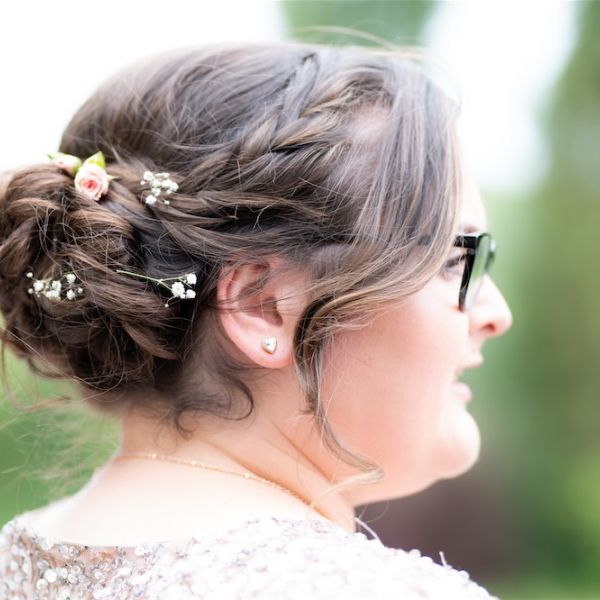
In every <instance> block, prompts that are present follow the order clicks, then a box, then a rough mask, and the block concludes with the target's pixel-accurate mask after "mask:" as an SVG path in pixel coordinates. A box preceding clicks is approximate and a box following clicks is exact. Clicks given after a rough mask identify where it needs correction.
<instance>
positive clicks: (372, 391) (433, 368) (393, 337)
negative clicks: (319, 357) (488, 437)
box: [323, 302, 464, 472]
mask: <svg viewBox="0 0 600 600" xmlns="http://www.w3.org/2000/svg"><path fill="white" fill-rule="evenodd" d="M455 329H457V331H454V332H453V331H452V330H451V329H450V328H449V324H448V320H447V319H446V320H445V322H444V321H443V320H442V319H440V314H439V311H438V312H437V316H436V313H433V314H432V313H430V311H428V310H427V306H426V305H425V306H423V304H422V303H416V302H412V303H411V304H409V305H406V306H404V307H402V308H400V309H398V310H390V311H389V312H387V313H385V314H383V315H381V316H379V317H378V318H377V319H375V320H374V321H373V322H372V323H371V324H370V325H368V326H367V327H365V328H364V329H361V330H358V331H350V332H345V333H342V334H340V335H338V336H337V337H336V340H335V342H334V344H333V346H332V347H331V348H330V353H329V355H328V358H327V361H326V362H327V365H328V368H327V372H326V374H325V377H324V386H323V390H324V399H325V400H326V401H327V400H329V405H328V413H327V414H328V418H329V420H330V421H331V422H332V425H333V426H334V427H335V430H336V432H339V434H340V436H342V438H343V439H344V441H347V442H348V444H350V445H351V446H352V447H353V448H356V449H357V450H359V451H360V452H363V453H365V454H367V455H368V456H370V457H371V458H373V459H374V460H375V461H377V462H378V463H379V464H381V465H382V466H384V468H386V467H387V468H392V467H393V468H394V469H395V470H397V469H402V470H404V471H405V472H406V471H407V470H408V469H420V468H422V466H423V464H425V463H426V462H427V460H428V457H429V454H430V451H431V447H432V445H433V443H434V441H435V438H436V437H437V436H438V429H439V427H440V423H441V421H442V419H443V418H444V410H445V407H444V405H445V403H446V402H447V400H448V397H447V389H446V388H447V386H448V384H449V382H450V381H451V379H452V374H453V372H454V370H455V368H456V366H455V364H454V363H453V361H452V359H451V357H452V356H453V354H455V350H456V347H455V346H456V343H457V339H458V338H459V337H461V336H463V335H464V331H463V330H462V328H461V327H458V328H457V327H456V324H455Z"/></svg>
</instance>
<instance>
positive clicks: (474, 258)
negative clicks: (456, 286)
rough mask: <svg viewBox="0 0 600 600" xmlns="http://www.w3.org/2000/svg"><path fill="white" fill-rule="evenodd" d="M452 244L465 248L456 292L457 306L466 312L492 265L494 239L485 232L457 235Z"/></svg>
mask: <svg viewBox="0 0 600 600" xmlns="http://www.w3.org/2000/svg"><path fill="white" fill-rule="evenodd" d="M454 246H455V247H458V248H466V249H467V252H466V254H465V255H464V257H465V260H464V265H465V266H464V270H463V274H462V281H461V284H460V292H459V294H458V306H459V308H460V310H462V311H463V312H466V311H468V310H469V309H470V308H471V307H472V306H473V305H474V304H475V300H476V299H477V295H478V294H479V290H480V289H481V284H482V283H483V277H484V275H485V274H486V273H489V271H490V269H491V267H492V264H493V262H494V258H495V256H496V241H495V240H494V239H493V238H492V236H491V234H490V233H487V232H486V233H480V234H479V235H457V236H456V240H455V241H454Z"/></svg>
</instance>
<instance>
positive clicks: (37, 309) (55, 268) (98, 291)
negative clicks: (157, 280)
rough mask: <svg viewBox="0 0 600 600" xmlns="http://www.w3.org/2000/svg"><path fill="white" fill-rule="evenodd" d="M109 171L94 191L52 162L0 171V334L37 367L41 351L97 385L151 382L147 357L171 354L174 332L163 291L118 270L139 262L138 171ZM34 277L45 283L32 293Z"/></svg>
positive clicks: (141, 268) (151, 360)
mask: <svg viewBox="0 0 600 600" xmlns="http://www.w3.org/2000/svg"><path fill="white" fill-rule="evenodd" d="M141 173H143V169H142V170H141ZM117 174H118V177H119V179H118V180H115V181H111V185H110V189H109V190H108V191H107V193H106V194H105V195H103V196H102V199H101V201H94V200H92V199H91V198H89V197H86V196H85V195H82V194H81V193H79V192H78V191H77V190H76V189H75V187H74V180H73V177H72V176H71V175H70V174H69V173H67V172H66V171H64V170H63V169H61V168H57V165H55V164H52V163H47V164H36V165H33V166H31V167H29V168H20V169H18V170H15V171H12V172H10V173H6V174H5V175H4V176H3V177H2V178H1V179H0V312H2V314H3V315H4V321H5V324H4V328H3V329H2V330H1V331H0V339H1V340H2V341H3V342H4V343H5V344H6V345H7V346H8V347H10V348H11V349H12V350H14V351H15V352H16V354H18V355H19V356H21V357H24V358H25V359H26V360H27V361H28V362H29V364H30V366H31V367H32V369H33V370H34V371H36V372H37V373H40V374H43V375H45V376H48V373H47V372H46V371H44V370H41V369H40V368H38V367H37V365H36V362H35V361H36V357H38V358H39V357H41V358H43V359H45V360H47V361H48V362H49V363H50V364H52V365H55V366H56V365H58V366H59V367H60V369H61V370H62V371H63V376H72V377H74V378H76V379H78V380H80V381H81V382H82V383H84V384H86V385H87V386H88V387H91V388H93V389H99V390H107V389H111V388H113V387H115V386H117V385H119V384H121V383H123V382H125V381H128V382H129V383H133V384H135V383H136V382H137V383H138V384H140V383H149V382H151V381H152V374H153V372H154V369H155V368H156V365H155V360H157V359H176V358H177V350H176V346H177V344H178V342H179V339H178V337H177V335H176V334H174V333H173V332H171V335H168V333H167V331H168V330H169V326H170V325H171V327H170V329H171V330H173V329H174V328H173V327H172V319H173V314H174V313H173V311H172V310H171V311H169V310H167V309H165V307H164V304H165V301H164V297H163V294H161V293H152V292H153V288H152V286H148V282H143V281H139V280H136V279H134V278H131V277H126V276H124V275H121V274H119V273H117V269H124V270H129V271H133V272H141V273H144V272H145V271H146V265H145V261H144V256H143V253H142V248H141V243H140V237H139V232H138V231H137V229H136V226H135V223H136V220H138V221H139V220H141V218H142V217H141V215H142V214H143V213H147V212H148V208H147V207H145V206H144V205H143V203H142V202H140V201H139V199H138V198H137V197H136V193H138V191H139V188H140V187H141V186H140V174H139V173H135V171H133V170H131V169H130V168H129V167H128V166H127V165H121V166H116V167H115V175H117ZM128 186H131V187H128ZM158 233H160V232H158ZM68 276H70V277H71V279H72V281H71V279H69V278H68ZM43 281H44V282H46V283H47V284H48V286H47V288H44V290H43V291H44V292H48V293H36V292H41V291H42V285H43V284H42V282H43ZM61 287H62V289H61ZM34 288H35V289H34ZM69 290H70V291H72V292H73V293H72V294H68V291H69ZM59 292H60V293H61V295H60V296H59ZM142 292H145V293H142ZM148 292H150V293H148ZM67 294H68V295H67ZM63 297H64V299H65V301H60V302H57V301H56V300H57V299H59V298H60V299H61V300H62V299H63ZM66 300H70V301H66Z"/></svg>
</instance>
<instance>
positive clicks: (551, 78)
mask: <svg viewBox="0 0 600 600" xmlns="http://www.w3.org/2000/svg"><path fill="white" fill-rule="evenodd" d="M575 8H576V3H574V2H566V1H565V0H520V1H518V2H515V1H514V0H513V1H510V0H454V1H451V2H442V3H441V6H440V9H439V12H438V13H437V14H436V16H435V17H434V19H433V20H432V21H431V22H430V23H429V27H428V30H427V36H426V39H427V44H428V45H429V47H430V48H431V49H433V50H434V51H435V52H436V54H438V55H439V56H440V57H441V58H443V60H444V61H445V62H446V63H448V65H449V66H450V67H451V68H452V70H453V72H454V74H455V76H456V77H457V78H458V81H459V84H460V89H461V91H462V105H463V111H462V114H463V116H462V117H461V128H462V129H461V134H462V137H463V140H464V143H465V150H466V152H467V153H468V155H469V160H470V161H471V164H472V166H473V169H474V172H475V174H476V177H477V179H478V181H479V184H480V186H481V187H482V188H483V189H486V190H490V189H491V190H494V191H496V192H500V193H502V194H503V195H505V196H509V197H510V196H511V194H515V195H517V194H523V195H525V194H526V193H527V190H528V189H530V188H531V187H533V186H534V185H535V184H536V183H537V182H538V181H539V179H540V178H541V177H542V176H543V174H544V172H545V169H546V167H547V156H548V151H547V146H546V140H545V138H544V135H543V131H541V129H540V127H539V126H538V122H537V120H536V111H537V110H539V109H540V108H541V107H542V106H543V104H544V102H545V101H547V99H548V98H549V95H548V94H547V92H548V91H549V90H550V89H551V87H552V84H553V83H554V82H555V81H556V78H557V76H558V75H559V74H560V72H561V70H562V68H563V67H564V65H565V62H566V61H567V59H568V58H569V55H570V51H571V49H572V46H573V43H574V41H575V39H574V36H575V34H576V31H575V22H574V17H575Z"/></svg>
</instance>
